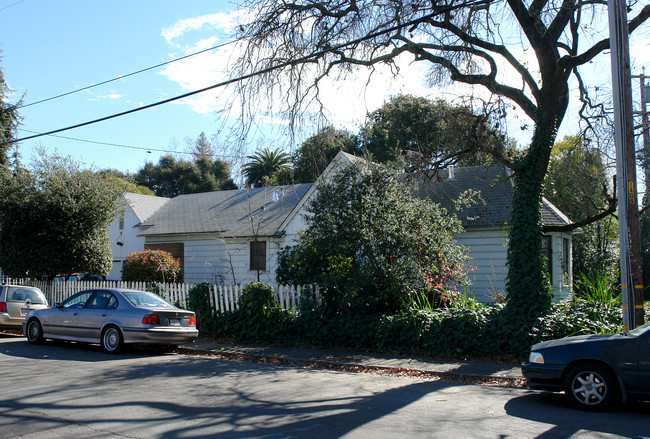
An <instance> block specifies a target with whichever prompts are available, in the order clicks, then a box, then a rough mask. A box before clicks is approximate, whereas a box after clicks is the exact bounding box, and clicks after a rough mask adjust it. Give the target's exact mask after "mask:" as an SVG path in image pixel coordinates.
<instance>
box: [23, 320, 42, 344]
mask: <svg viewBox="0 0 650 439" xmlns="http://www.w3.org/2000/svg"><path fill="white" fill-rule="evenodd" d="M27 341H28V342H30V343H31V344H40V343H43V327H42V326H41V322H39V321H38V320H37V319H36V318H33V319H31V320H30V321H29V323H27Z"/></svg>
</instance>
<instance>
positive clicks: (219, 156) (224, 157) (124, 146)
mask: <svg viewBox="0 0 650 439" xmlns="http://www.w3.org/2000/svg"><path fill="white" fill-rule="evenodd" d="M23 131H26V132H28V133H37V131H31V130H23ZM52 137H56V138H59V139H65V140H73V141H75V142H84V143H94V144H97V145H106V146H115V147H118V148H127V149H136V150H140V151H147V152H152V151H156V152H165V153H168V154H185V155H197V153H195V152H191V151H177V150H173V149H161V148H148V147H145V146H134V145H124V144H122V143H111V142H100V141H98V140H89V139H79V138H77V137H68V136H58V135H54V134H53V135H52ZM217 157H218V158H220V159H229V158H239V156H237V155H224V154H217Z"/></svg>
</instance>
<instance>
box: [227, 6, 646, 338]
mask: <svg viewBox="0 0 650 439" xmlns="http://www.w3.org/2000/svg"><path fill="white" fill-rule="evenodd" d="M244 6H246V7H247V8H248V9H249V10H250V11H252V15H253V19H252V20H251V21H250V24H249V25H247V26H242V27H241V28H240V31H241V36H242V37H245V38H246V41H247V42H248V47H247V49H246V50H245V51H243V56H242V57H241V58H240V60H239V61H240V62H239V64H238V67H239V68H238V69H236V70H235V74H243V73H244V72H246V73H248V72H251V71H262V70H264V69H267V70H266V71H267V73H266V74H265V75H262V76H257V77H255V78H253V79H251V81H250V82H249V84H248V86H241V87H240V88H239V89H240V90H241V91H242V93H243V94H244V95H245V96H244V97H245V99H246V102H254V99H255V97H257V96H259V94H260V92H261V90H260V88H262V87H264V89H265V90H264V91H268V90H281V91H282V93H283V96H282V97H281V98H280V99H277V100H274V102H285V103H287V105H286V106H285V107H284V108H283V110H285V111H286V112H287V114H290V115H295V116H299V115H311V114H312V113H311V112H310V110H311V107H310V105H312V103H313V102H314V101H317V102H322V101H319V96H320V92H321V88H320V87H321V85H322V84H323V82H324V80H325V78H327V79H328V80H329V79H332V78H339V79H345V78H346V75H347V74H349V73H350V72H354V71H356V70H357V69H358V68H362V67H367V68H370V69H372V68H374V67H377V66H379V65H386V64H388V65H390V66H396V61H397V59H398V58H400V57H402V58H403V57H404V56H405V57H406V59H411V60H413V61H415V62H419V63H423V64H426V66H427V67H430V68H431V72H432V74H431V82H432V83H446V82H447V81H449V80H451V81H454V82H457V83H462V84H466V85H469V86H480V87H482V88H483V90H486V91H487V92H489V93H491V94H492V96H494V97H495V102H504V103H506V105H504V106H503V107H502V110H504V111H510V109H511V108H512V105H514V106H516V107H517V108H518V109H519V110H520V111H521V112H522V113H523V114H525V117H527V118H529V119H530V120H531V121H532V124H533V125H534V132H533V134H532V138H531V142H530V145H528V146H527V148H526V149H525V150H524V151H523V158H522V159H520V160H518V161H517V162H516V163H509V165H510V167H511V168H512V169H513V170H514V183H515V189H514V195H513V202H512V211H511V219H510V223H509V226H510V230H509V246H508V257H507V265H508V275H507V292H508V295H507V304H506V308H505V310H504V313H503V314H502V319H503V322H504V325H508V328H509V330H510V337H511V342H510V344H511V345H520V346H525V345H527V344H528V343H529V342H530V341H531V336H530V334H531V332H530V331H531V328H532V326H533V324H534V323H535V322H536V321H537V319H538V318H539V317H540V316H541V315H543V314H544V313H546V312H547V311H548V309H549V307H550V304H551V290H550V286H549V285H548V282H547V281H546V276H545V268H544V266H545V264H544V254H543V246H542V218H541V202H542V187H543V182H544V177H545V176H546V171H547V168H548V162H549V159H550V156H551V149H552V147H553V144H554V143H555V138H556V135H557V130H558V128H559V127H560V125H561V124H562V121H563V120H564V118H565V115H566V114H567V109H568V106H569V100H570V96H571V95H570V92H569V90H570V87H569V82H570V80H573V79H575V83H576V84H577V87H578V88H579V91H580V94H579V98H580V100H581V102H582V103H583V106H582V108H581V110H580V115H582V116H587V115H589V113H590V112H592V111H598V110H599V109H600V110H602V109H603V106H598V105H595V104H597V102H596V100H595V97H594V96H591V95H590V89H589V87H588V84H589V80H590V79H591V78H589V77H583V76H581V72H583V70H582V69H583V67H585V66H588V65H589V64H591V63H593V62H594V61H597V57H598V56H599V55H600V54H602V53H603V52H605V51H606V50H607V49H608V48H609V47H610V41H609V35H608V34H607V32H606V30H604V29H606V27H603V26H602V25H601V23H602V20H601V19H600V18H601V17H605V16H607V3H606V2H576V1H575V0H533V1H524V0H504V1H492V2H486V1H480V2H470V3H467V2H460V1H453V0H452V1H446V2H431V1H403V0H379V1H377V0H341V1H326V0H322V1H320V0H295V1H291V2H276V1H272V0H248V1H244ZM628 6H629V11H630V12H629V14H630V16H631V17H632V19H631V20H630V22H629V25H628V28H629V32H631V33H632V32H635V31H636V30H638V29H639V27H640V26H642V25H644V23H645V22H646V21H647V19H648V17H650V5H647V4H645V5H644V2H636V1H634V0H632V1H629V2H628ZM523 53H527V54H530V56H531V57H534V60H533V62H525V60H524V59H523V58H522V56H521V54H523ZM287 60H289V61H290V62H287ZM270 67H275V68H273V69H271V68H270ZM280 67H281V68H280ZM395 71H399V69H398V68H397V67H396V68H395ZM295 119H296V118H294V120H293V122H294V123H295Z"/></svg>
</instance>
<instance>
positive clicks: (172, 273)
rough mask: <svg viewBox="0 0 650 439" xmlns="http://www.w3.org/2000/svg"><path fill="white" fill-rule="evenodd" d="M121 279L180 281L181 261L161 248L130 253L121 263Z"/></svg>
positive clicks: (132, 280)
mask: <svg viewBox="0 0 650 439" xmlns="http://www.w3.org/2000/svg"><path fill="white" fill-rule="evenodd" d="M122 280H123V281H128V282H182V281H183V274H182V271H181V261H180V260H179V259H174V257H173V256H172V255H171V253H169V252H166V251H163V250H145V251H141V252H135V253H131V254H130V255H129V256H128V257H127V258H126V259H125V260H124V264H123V265H122Z"/></svg>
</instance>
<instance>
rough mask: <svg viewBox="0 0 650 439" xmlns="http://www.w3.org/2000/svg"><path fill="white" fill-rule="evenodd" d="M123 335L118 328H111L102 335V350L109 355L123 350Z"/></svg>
mask: <svg viewBox="0 0 650 439" xmlns="http://www.w3.org/2000/svg"><path fill="white" fill-rule="evenodd" d="M122 343H123V340H122V333H121V332H120V330H119V329H118V328H117V327H116V326H109V327H108V328H106V329H104V332H103V333H102V349H104V351H106V352H108V353H109V354H115V353H117V352H119V351H120V349H121V348H122Z"/></svg>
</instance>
